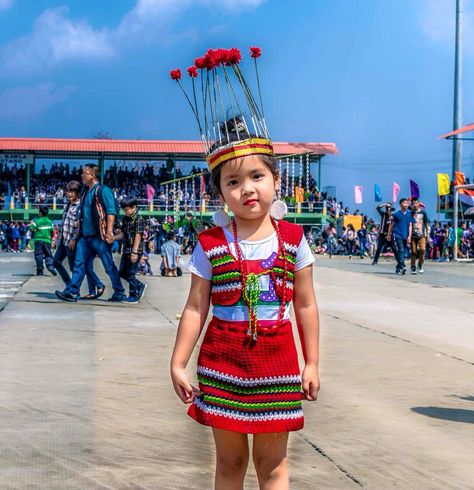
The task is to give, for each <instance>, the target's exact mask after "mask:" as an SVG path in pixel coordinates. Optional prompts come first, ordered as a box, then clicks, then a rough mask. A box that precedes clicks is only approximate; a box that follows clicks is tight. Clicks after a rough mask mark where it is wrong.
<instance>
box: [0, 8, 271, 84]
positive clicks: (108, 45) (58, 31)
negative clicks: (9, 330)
mask: <svg viewBox="0 0 474 490" xmlns="http://www.w3.org/2000/svg"><path fill="white" fill-rule="evenodd" d="M9 1H10V2H11V1H12V0H0V6H1V5H2V3H3V4H6V3H8V2H9ZM265 1H266V0H137V2H136V4H135V6H134V7H133V8H132V9H131V10H130V11H129V12H128V13H127V14H125V15H124V17H123V18H122V20H121V21H120V22H119V24H118V25H117V27H115V28H112V29H110V28H102V29H96V28H94V27H93V26H92V25H91V24H90V23H89V22H88V21H87V19H70V18H69V17H68V14H69V9H68V7H57V8H53V9H47V10H45V11H44V12H43V13H42V14H41V15H40V16H39V17H38V18H37V19H36V20H35V21H34V24H33V29H32V31H31V33H29V34H27V35H26V36H23V37H21V38H18V39H15V40H13V41H11V42H10V43H8V44H7V45H5V46H3V47H2V48H1V49H0V73H2V74H3V75H4V76H5V75H8V74H11V75H17V74H29V73H34V72H40V71H44V70H45V69H50V68H52V67H55V66H57V65H60V64H62V63H64V62H67V61H77V60H87V61H89V60H102V59H108V58H112V57H113V56H115V55H116V54H117V53H118V52H119V51H120V47H121V46H124V45H125V46H129V45H131V44H135V43H137V42H140V43H143V42H149V41H151V40H156V39H158V40H161V42H169V39H174V38H175V36H174V35H172V34H170V33H168V34H167V32H170V26H173V24H174V23H175V21H176V20H177V19H178V18H179V14H180V13H181V12H182V11H184V10H186V9H188V8H192V7H198V6H201V7H208V8H221V9H222V8H224V9H226V10H228V11H229V12H234V13H235V12H238V11H241V10H245V9H253V8H257V7H259V6H260V5H261V4H262V3H264V2H265ZM180 35H181V36H189V35H190V34H189V32H188V31H186V30H185V31H183V32H181V34H180Z"/></svg>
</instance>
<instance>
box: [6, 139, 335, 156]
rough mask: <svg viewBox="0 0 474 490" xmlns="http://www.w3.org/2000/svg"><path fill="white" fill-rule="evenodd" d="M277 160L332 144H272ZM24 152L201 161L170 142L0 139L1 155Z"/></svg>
mask: <svg viewBox="0 0 474 490" xmlns="http://www.w3.org/2000/svg"><path fill="white" fill-rule="evenodd" d="M273 148H274V150H275V154H276V155H277V156H282V155H290V154H301V153H311V154H312V155H314V156H323V155H328V154H330V155H335V154H338V153H339V151H338V149H337V147H336V145H335V143H289V142H273ZM7 152H24V153H32V154H34V155H35V156H37V157H41V158H52V157H62V158H73V157H77V158H99V157H104V158H106V159H108V158H121V159H143V158H144V157H146V158H148V159H165V158H168V157H170V156H172V157H174V158H176V159H178V160H203V159H204V152H203V147H202V143H201V142H200V141H173V140H107V139H58V138H0V153H7Z"/></svg>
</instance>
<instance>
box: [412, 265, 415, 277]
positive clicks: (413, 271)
mask: <svg viewBox="0 0 474 490" xmlns="http://www.w3.org/2000/svg"><path fill="white" fill-rule="evenodd" d="M411 273H412V275H416V267H415V266H413V267H412V268H411Z"/></svg>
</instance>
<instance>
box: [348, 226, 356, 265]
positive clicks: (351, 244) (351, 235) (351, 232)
mask: <svg viewBox="0 0 474 490" xmlns="http://www.w3.org/2000/svg"><path fill="white" fill-rule="evenodd" d="M356 236H357V235H356V231H355V229H354V226H353V224H352V223H349V224H348V225H347V231H346V243H347V251H348V253H349V258H350V259H352V254H353V253H354V251H355V239H356Z"/></svg>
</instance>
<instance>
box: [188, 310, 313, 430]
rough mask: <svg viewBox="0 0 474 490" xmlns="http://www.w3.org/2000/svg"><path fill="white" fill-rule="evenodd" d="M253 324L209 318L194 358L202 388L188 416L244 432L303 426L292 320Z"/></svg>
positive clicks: (300, 427) (221, 427)
mask: <svg viewBox="0 0 474 490" xmlns="http://www.w3.org/2000/svg"><path fill="white" fill-rule="evenodd" d="M273 325H274V323H273V322H270V324H269V326H268V327H265V326H260V325H259V327H258V340H257V341H253V340H251V339H250V338H249V337H248V336H247V329H248V322H224V321H222V320H219V319H217V318H215V317H214V318H213V319H212V321H211V323H210V324H209V325H208V327H207V331H206V334H205V336H204V340H203V343H202V346H201V350H200V352H199V357H198V368H197V372H198V379H199V388H200V390H201V392H202V395H200V396H199V397H198V398H196V399H195V400H194V402H193V404H192V405H191V407H190V409H189V411H188V414H189V415H190V416H191V417H193V418H194V419H195V420H196V421H198V422H199V423H201V424H204V425H209V426H211V427H216V428H218V429H225V430H231V431H234V432H241V433H245V434H258V433H263V432H287V431H294V430H300V429H302V428H303V424H304V417H303V410H302V407H301V376H300V371H299V365H298V355H297V352H296V347H295V342H294V338H293V329H292V326H291V322H290V321H287V322H285V323H283V324H282V325H281V326H280V327H274V326H273Z"/></svg>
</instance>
